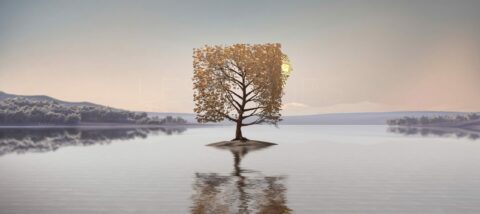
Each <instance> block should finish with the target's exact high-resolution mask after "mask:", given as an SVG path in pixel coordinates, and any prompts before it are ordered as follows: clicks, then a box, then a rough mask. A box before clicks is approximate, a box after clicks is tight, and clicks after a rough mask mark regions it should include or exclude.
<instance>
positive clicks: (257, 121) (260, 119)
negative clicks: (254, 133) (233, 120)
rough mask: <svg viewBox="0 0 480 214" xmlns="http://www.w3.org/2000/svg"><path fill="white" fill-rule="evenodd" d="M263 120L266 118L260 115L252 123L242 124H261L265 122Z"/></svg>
mask: <svg viewBox="0 0 480 214" xmlns="http://www.w3.org/2000/svg"><path fill="white" fill-rule="evenodd" d="M263 122H265V118H263V117H260V118H258V119H256V120H255V121H253V122H251V123H242V126H250V125H253V124H259V123H263Z"/></svg>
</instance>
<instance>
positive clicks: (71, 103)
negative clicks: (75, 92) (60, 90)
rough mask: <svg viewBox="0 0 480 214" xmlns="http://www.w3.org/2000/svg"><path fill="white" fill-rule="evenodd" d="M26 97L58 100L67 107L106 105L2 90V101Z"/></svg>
mask: <svg viewBox="0 0 480 214" xmlns="http://www.w3.org/2000/svg"><path fill="white" fill-rule="evenodd" d="M16 97H19V98H25V99H29V100H33V101H53V102H57V103H58V104H60V105H63V106H67V107H72V106H93V107H106V106H102V105H98V104H95V103H90V102H68V101H63V100H59V99H55V98H53V97H49V96H45V95H15V94H7V93H5V92H3V91H0V101H2V100H5V99H9V98H16Z"/></svg>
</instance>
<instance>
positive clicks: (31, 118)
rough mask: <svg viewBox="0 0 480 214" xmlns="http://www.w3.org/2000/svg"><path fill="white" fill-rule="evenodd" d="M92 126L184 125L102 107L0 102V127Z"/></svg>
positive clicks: (178, 119)
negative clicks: (102, 124) (104, 124)
mask: <svg viewBox="0 0 480 214" xmlns="http://www.w3.org/2000/svg"><path fill="white" fill-rule="evenodd" d="M85 123H88V124H95V123H99V124H100V123H112V124H132V125H133V124H138V125H184V124H186V123H187V121H186V120H184V119H183V118H181V117H171V116H167V117H165V118H159V117H149V116H148V114H147V113H145V112H133V111H126V110H120V109H114V108H110V107H103V106H64V105H61V104H59V103H57V102H54V101H33V100H29V99H25V98H10V99H6V100H2V101H0V125H79V124H85Z"/></svg>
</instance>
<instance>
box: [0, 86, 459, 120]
mask: <svg viewBox="0 0 480 214" xmlns="http://www.w3.org/2000/svg"><path fill="white" fill-rule="evenodd" d="M15 97H22V98H26V99H31V100H36V101H55V102H57V103H59V104H61V105H65V106H80V105H85V106H96V107H100V106H102V105H98V104H95V103H91V102H67V101H62V100H58V99H55V98H52V97H49V96H45V95H34V96H24V95H14V94H7V93H4V92H1V91H0V101H2V100H4V99H8V98H15ZM147 113H148V114H149V115H150V116H159V117H166V116H174V117H176V116H179V117H182V118H183V119H185V120H187V121H188V122H190V123H196V120H195V114H192V113H174V112H147ZM458 114H466V112H444V111H404V112H361V113H331V114H315V115H300V116H284V117H283V121H281V122H280V123H279V124H280V125H385V124H386V121H387V120H389V119H396V118H402V117H407V116H408V117H421V116H427V117H433V116H448V115H458ZM220 124H221V125H228V124H232V123H230V122H222V123H220Z"/></svg>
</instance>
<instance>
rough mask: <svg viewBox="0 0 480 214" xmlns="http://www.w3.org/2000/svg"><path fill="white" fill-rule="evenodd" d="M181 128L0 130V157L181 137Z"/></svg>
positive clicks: (183, 129)
mask: <svg viewBox="0 0 480 214" xmlns="http://www.w3.org/2000/svg"><path fill="white" fill-rule="evenodd" d="M185 130H186V128H184V127H168V128H163V127H157V128H138V129H137V128H115V129H113V128H111V129H110V128H101V129H88V128H86V129H83V128H82V129H76V128H66V129H61V128H53V129H40V128H33V129H16V128H4V129H0V156H1V155H5V154H9V153H17V154H21V153H28V152H49V151H55V150H57V149H58V148H60V147H64V146H87V145H94V144H108V143H110V142H111V141H112V140H128V139H135V138H146V137H147V136H148V135H149V134H156V133H165V134H167V135H171V134H181V133H182V132H184V131H185Z"/></svg>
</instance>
